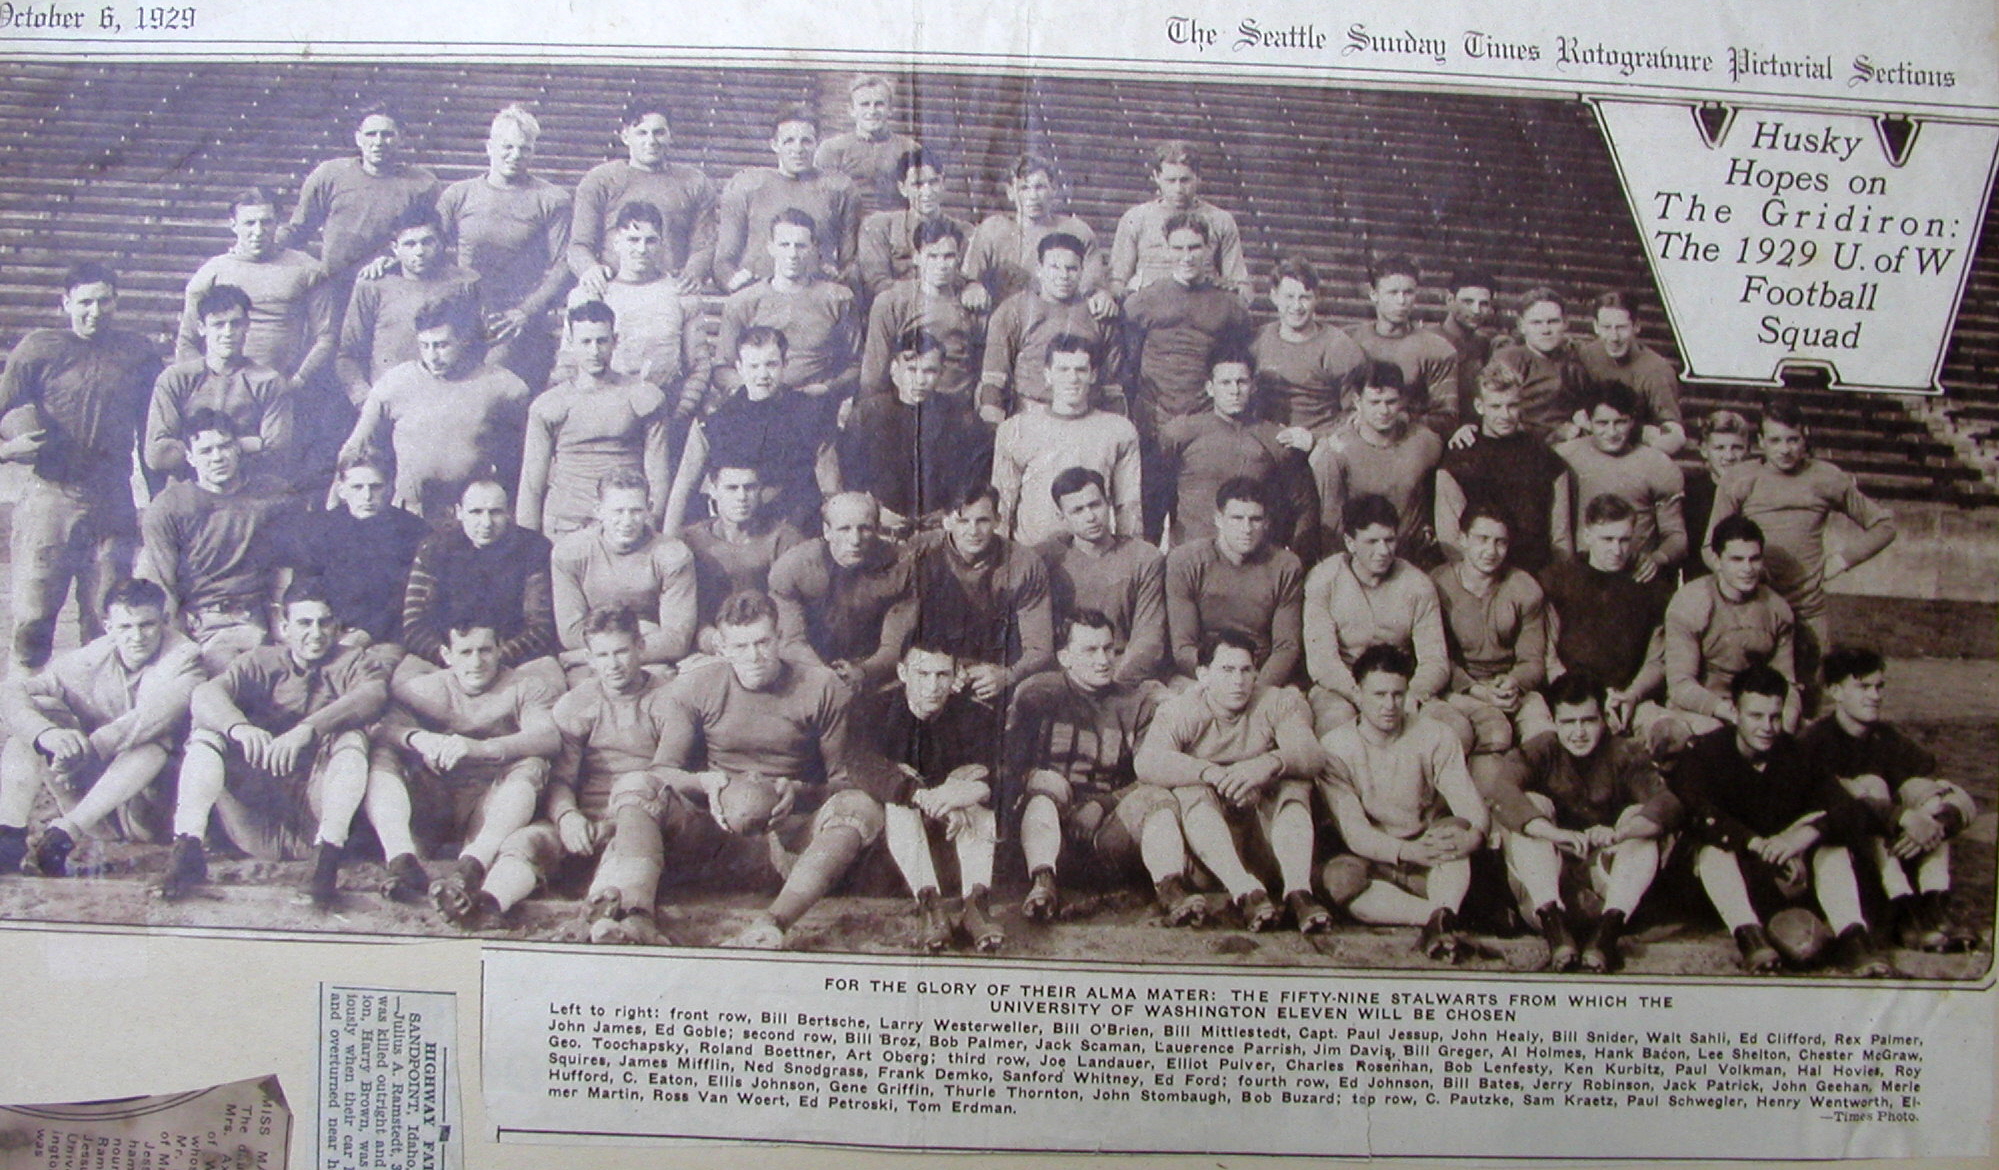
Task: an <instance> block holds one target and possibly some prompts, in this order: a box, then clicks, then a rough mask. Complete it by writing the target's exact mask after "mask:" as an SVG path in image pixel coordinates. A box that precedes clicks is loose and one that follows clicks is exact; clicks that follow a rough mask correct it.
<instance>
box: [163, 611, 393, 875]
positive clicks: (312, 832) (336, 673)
mask: <svg viewBox="0 0 1999 1170" xmlns="http://www.w3.org/2000/svg"><path fill="white" fill-rule="evenodd" d="M340 633H341V627H340V619H339V618H338V617H336V616H335V615H334V612H333V606H332V605H331V604H329V603H328V602H327V600H326V597H325V595H324V594H322V593H320V592H319V590H318V588H317V587H316V586H314V585H312V584H309V583H300V584H295V585H293V586H292V587H291V588H290V589H288V590H286V591H285V597H284V605H283V620H282V622H280V624H279V627H278V635H279V638H280V639H281V644H280V645H277V646H260V647H258V648H257V649H255V650H252V651H250V652H248V653H246V654H244V655H242V656H241V657H239V658H237V659H236V660H235V661H234V662H232V663H230V665H229V669H227V670H225V671H223V672H222V674H221V675H220V676H218V677H216V678H214V679H212V680H210V681H208V682H205V683H203V684H201V685H200V686H198V687H196V688H195V689H194V698H193V702H192V704H191V706H192V710H193V713H194V731H193V733H192V734H191V735H189V736H188V741H187V753H186V756H185V757H184V758H183V759H182V761H181V766H180V791H179V794H178V796H177V797H176V800H175V805H174V843H173V849H172V851H171V852H170V853H169V854H168V855H167V872H166V874H165V875H164V876H163V877H162V878H161V879H160V884H159V887H158V889H159V894H160V896H161V897H163V898H166V899H167V900H169V901H173V900H177V899H179V898H183V897H186V896H187V895H188V894H190V893H192V892H193V891H194V889H195V887H196V886H199V885H200V884H201V883H203V882H205V881H206V880H208V866H207V854H206V852H205V850H204V848H203V845H202V837H203V835H204V834H206V833H207V832H208V818H209V814H210V813H211V812H213V813H215V814H217V816H218V819H220V821H221V822H222V829H223V832H224V833H225V834H227V836H228V838H229V840H230V841H231V842H233V843H234V844H235V845H236V847H237V848H239V849H241V850H243V851H244V852H245V853H248V854H250V855H251V856H253V857H256V858H259V859H261V860H265V861H279V860H287V859H291V858H295V857H298V856H299V855H300V854H302V853H304V852H306V851H307V849H308V843H310V844H309V848H310V851H311V853H312V855H313V863H314V864H313V874H312V881H311V884H310V885H309V886H308V887H307V892H308V893H309V894H310V896H311V898H312V902H313V905H315V906H318V907H321V908H325V907H327V906H330V905H332V904H333V900H334V898H335V896H336V893H337V890H338V884H339V877H340V854H341V851H342V849H343V848H344V847H345V846H346V843H347V832H348V829H349V827H350V826H351V824H352V823H353V820H354V814H355V812H356V811H358V810H359V809H360V807H361V801H362V799H363V798H364V797H365V796H366V795H367V792H368V732H367V728H368V727H369V725H370V724H372V723H374V722H375V720H376V719H377V718H378V717H380V715H381V713H382V708H383V706H384V705H385V704H386V703H387V702H388V697H389V688H388V674H389V665H388V660H387V659H386V658H384V657H382V656H380V655H377V654H374V653H371V652H370V651H368V650H365V649H355V648H353V647H351V646H344V645H341V643H340ZM315 822H316V824H315Z"/></svg>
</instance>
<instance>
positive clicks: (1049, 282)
mask: <svg viewBox="0 0 1999 1170" xmlns="http://www.w3.org/2000/svg"><path fill="white" fill-rule="evenodd" d="M987 222H988V223H990V222H992V221H990V220H988V221H987ZM1035 248H1036V252H1037V263H1036V265H1035V267H1034V268H1033V269H1032V270H1031V273H1032V275H1031V277H1030V278H1029V281H1030V283H1029V287H1027V288H1023V289H1021V290H1020V291H1019V292H1017V293H1014V294H1013V295H1012V296H1009V297H1008V298H1007V299H1006V300H1004V301H1002V302H1001V303H1000V306H999V308H997V309H995V310H993V315H992V319H991V320H989V321H988V322H987V323H986V349H985V356H984V370H983V372H982V373H981V374H980V376H979V413H980V415H981V416H983V417H984V418H985V420H986V421H987V422H989V423H991V424H993V425H994V426H998V425H999V424H1000V423H1001V422H1002V421H1003V420H1005V419H1006V417H1007V416H1008V415H1011V414H1017V413H1019V412H1020V411H1023V410H1026V409H1028V408H1030V407H1034V406H1046V405H1047V404H1048V371H1047V364H1046V362H1047V354H1048V343H1049V342H1052V341H1054V340H1055V339H1056V338H1057V337H1061V336H1063V335H1065V334H1066V335H1068V336H1072V337H1082V338H1085V339H1087V340H1088V341H1089V343H1090V352H1091V353H1093V354H1095V355H1096V367H1097V369H1099V370H1101V371H1104V372H1105V373H1109V372H1110V371H1111V370H1112V369H1113V366H1114V363H1115V362H1116V361H1117V358H1118V352H1117V350H1118V336H1117V330H1116V329H1115V328H1114V325H1113V323H1112V322H1109V321H1107V320H1105V319H1104V318H1103V317H1102V316H1101V315H1099V314H1098V313H1097V312H1095V310H1094V309H1093V308H1092V305H1091V299H1090V298H1087V297H1085V296H1084V295H1083V285H1082V281H1083V274H1084V264H1083V261H1084V257H1085V256H1086V255H1087V254H1088V248H1087V245H1085V244H1084V242H1083V241H1082V239H1081V238H1079V237H1077V236H1073V235H1070V234H1069V233H1068V232H1049V233H1047V234H1045V235H1043V236H1042V237H1041V239H1040V242H1039V243H1038V244H1036V245H1035Z"/></svg>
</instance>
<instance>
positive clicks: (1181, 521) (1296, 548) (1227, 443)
mask: <svg viewBox="0 0 1999 1170" xmlns="http://www.w3.org/2000/svg"><path fill="white" fill-rule="evenodd" d="M1208 401H1209V402H1210V403H1211V405H1212V409H1209V410H1204V411H1202V412H1200V413H1199V414H1184V415H1181V416H1180V417H1178V418H1174V419H1168V420H1167V421H1166V423H1165V425H1164V426H1162V427H1160V429H1159V447H1160V451H1161V453H1162V455H1163V456H1164V458H1163V459H1162V460H1161V466H1163V467H1164V468H1165V469H1166V473H1167V474H1168V475H1171V476H1172V477H1173V481H1174V483H1175V485H1176V490H1175V493H1174V502H1173V523H1172V527H1171V531H1172V534H1173V543H1175V544H1185V543H1186V542H1187V541H1190V540H1200V539H1202V538H1203V537H1209V536H1213V535H1214V534H1215V525H1214V516H1215V514H1214V511H1213V510H1212V509H1211V508H1209V506H1208V501H1210V500H1212V499H1214V498H1215V490H1216V489H1217V488H1219V487H1221V486H1222V485H1223V484H1224V483H1227V482H1228V481H1229V480H1232V479H1235V478H1237V477H1239V476H1240V477H1245V478H1248V479H1253V480H1256V481H1257V482H1258V483H1261V484H1262V485H1263V486H1264V492H1265V495H1266V497H1267V498H1268V499H1271V500H1275V501H1282V505H1283V506H1282V507H1281V508H1280V509H1279V511H1278V514H1277V515H1276V516H1274V517H1272V525H1271V527H1272V530H1273V532H1275V533H1276V540H1277V543H1279V544H1282V545H1283V546H1284V547H1286V548H1288V549H1290V550H1291V551H1293V552H1296V553H1298V554H1299V556H1301V557H1303V556H1306V555H1309V552H1310V549H1311V547H1312V546H1311V545H1310V544H1308V543H1307V542H1308V541H1309V540H1310V539H1311V538H1312V537H1313V536H1315V535H1316V534H1317V530H1318V518H1317V515H1316V513H1317V510H1318V497H1317V496H1316V495H1315V494H1314V493H1313V490H1312V473H1311V469H1310V468H1309V467H1308V466H1307V465H1306V462H1305V457H1306V455H1307V454H1308V453H1309V452H1310V451H1311V450H1312V435H1311V433H1310V432H1309V431H1306V430H1305V429H1304V428H1302V427H1280V426H1279V425H1277V424H1276V423H1274V422H1271V421H1269V420H1268V419H1265V418H1263V417H1261V415H1260V413H1259V411H1258V409H1257V405H1256V359H1255V358H1253V357H1251V356H1250V355H1249V351H1248V350H1244V349H1218V350H1216V351H1215V352H1214V353H1212V354H1210V355H1208Z"/></svg>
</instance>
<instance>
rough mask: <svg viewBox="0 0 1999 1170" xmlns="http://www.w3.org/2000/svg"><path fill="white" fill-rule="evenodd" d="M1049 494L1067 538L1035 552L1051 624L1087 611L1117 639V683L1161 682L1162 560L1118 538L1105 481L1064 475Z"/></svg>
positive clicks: (1134, 540)
mask: <svg viewBox="0 0 1999 1170" xmlns="http://www.w3.org/2000/svg"><path fill="white" fill-rule="evenodd" d="M1048 494H1049V496H1051V497H1052V498H1053V499H1054V501H1055V510H1056V511H1057V512H1058V513H1060V514H1061V517H1062V527H1063V528H1064V529H1065V530H1066V531H1064V532H1063V534H1062V535H1060V536H1056V537H1053V538H1051V539H1049V540H1047V541H1044V542H1043V543H1042V544H1041V546H1040V547H1039V548H1038V549H1036V550H1035V551H1037V552H1039V553H1040V554H1041V559H1042V560H1043V561H1045V562H1046V563H1047V565H1048V589H1049V596H1050V598H1051V600H1052V601H1053V603H1054V614H1055V621H1056V622H1057V623H1058V624H1059V623H1061V622H1066V621H1068V620H1069V618H1070V617H1071V616H1072V615H1074V614H1076V613H1079V612H1081V611H1083V610H1086V609H1089V610H1095V611H1096V612H1098V613H1101V614H1103V615H1104V616H1105V617H1107V618H1109V619H1110V621H1111V627H1112V629H1113V630H1115V631H1116V634H1117V639H1116V643H1117V665H1116V667H1115V669H1114V670H1113V674H1114V675H1115V676H1116V678H1117V680H1118V681H1119V682H1122V683H1130V684H1134V685H1135V684H1137V683H1140V682H1143V681H1144V680H1146V679H1156V678H1158V677H1160V676H1161V675H1162V674H1164V673H1165V669H1166V558H1165V557H1163V556H1161V555H1160V553H1159V550H1158V549H1157V548H1154V547H1153V546H1152V545H1150V544H1147V543H1146V542H1145V541H1144V540H1141V539H1140V538H1138V537H1136V536H1125V535H1121V534H1120V533H1118V531H1117V530H1116V528H1115V527H1114V526H1113V525H1112V524H1111V502H1110V494H1109V492H1107V491H1106V490H1105V488H1104V477H1103V476H1101V475H1099V474H1097V473H1096V472H1094V471H1090V470H1088V469H1087V468H1082V467H1072V468H1069V469H1068V470H1067V471H1064V472H1062V473H1061V474H1060V475H1057V476H1056V477H1055V482H1054V483H1052V484H1050V485H1049V486H1048Z"/></svg>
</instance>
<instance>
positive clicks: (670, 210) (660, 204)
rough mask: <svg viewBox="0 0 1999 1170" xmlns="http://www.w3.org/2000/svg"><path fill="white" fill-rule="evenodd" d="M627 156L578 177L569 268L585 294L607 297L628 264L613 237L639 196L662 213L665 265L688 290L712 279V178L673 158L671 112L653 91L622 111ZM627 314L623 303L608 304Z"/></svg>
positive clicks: (620, 122)
mask: <svg viewBox="0 0 1999 1170" xmlns="http://www.w3.org/2000/svg"><path fill="white" fill-rule="evenodd" d="M618 140H619V142H620V143H621V144H622V145H623V146H624V148H625V157H624V158H618V159H612V160H611V161H610V162H605V163H599V164H597V165H596V166H594V167H591V168H590V171H589V173H587V174H585V175H584V176H583V179H582V181H581V182H579V183H577V184H576V201H575V218H574V219H573V220H571V221H570V225H569V270H570V271H571V272H574V273H575V274H576V287H577V288H578V289H579V290H580V291H581V295H582V296H583V297H584V298H585V299H592V298H597V297H604V298H609V297H610V295H611V294H610V291H609V285H610V283H611V280H612V278H614V277H615V276H617V275H618V273H619V270H620V268H621V266H622V264H623V262H624V261H623V259H622V257H621V253H620V251H619V249H618V248H617V247H616V246H615V245H614V244H613V243H612V240H613V238H614V237H615V236H617V235H618V234H619V227H618V220H620V219H622V218H623V216H624V209H625V208H627V207H630V206H632V205H633V204H634V203H647V204H650V205H651V206H652V208H653V210H654V211H657V212H658V213H659V217H658V221H657V222H656V223H655V224H654V226H656V227H657V228H659V230H660V233H661V243H662V247H663V253H662V255H661V257H660V261H659V263H660V268H661V270H662V271H664V272H665V273H666V274H667V277H668V279H669V280H671V281H672V283H673V285H674V286H675V288H676V289H677V290H678V291H679V292H680V293H681V294H682V295H683V296H691V295H693V294H695V293H698V292H700V291H701V290H702V289H704V288H706V287H707V286H708V279H709V275H710V271H711V270H712V269H713V268H714V266H715V184H714V183H713V182H712V181H711V180H710V179H709V178H708V176H707V175H704V174H702V173H701V168H700V167H697V166H692V165H690V164H687V163H677V162H672V161H670V160H669V159H668V158H667V157H666V152H667V150H668V149H669V148H671V147H672V146H673V117H672V111H671V110H669V109H668V108H667V105H666V103H665V102H664V101H662V100H660V99H659V98H657V97H653V96H650V95H641V96H638V97H634V98H633V99H632V100H631V101H630V102H627V103H626V104H625V108H624V110H623V112H622V113H621V114H620V115H619V117H618ZM611 307H612V308H614V309H617V310H618V311H619V313H620V314H622V315H624V316H625V317H626V318H627V319H629V318H630V317H631V314H630V313H627V312H626V311H625V309H624V308H623V307H621V306H619V305H617V304H615V303H613V304H612V306H611Z"/></svg>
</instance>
